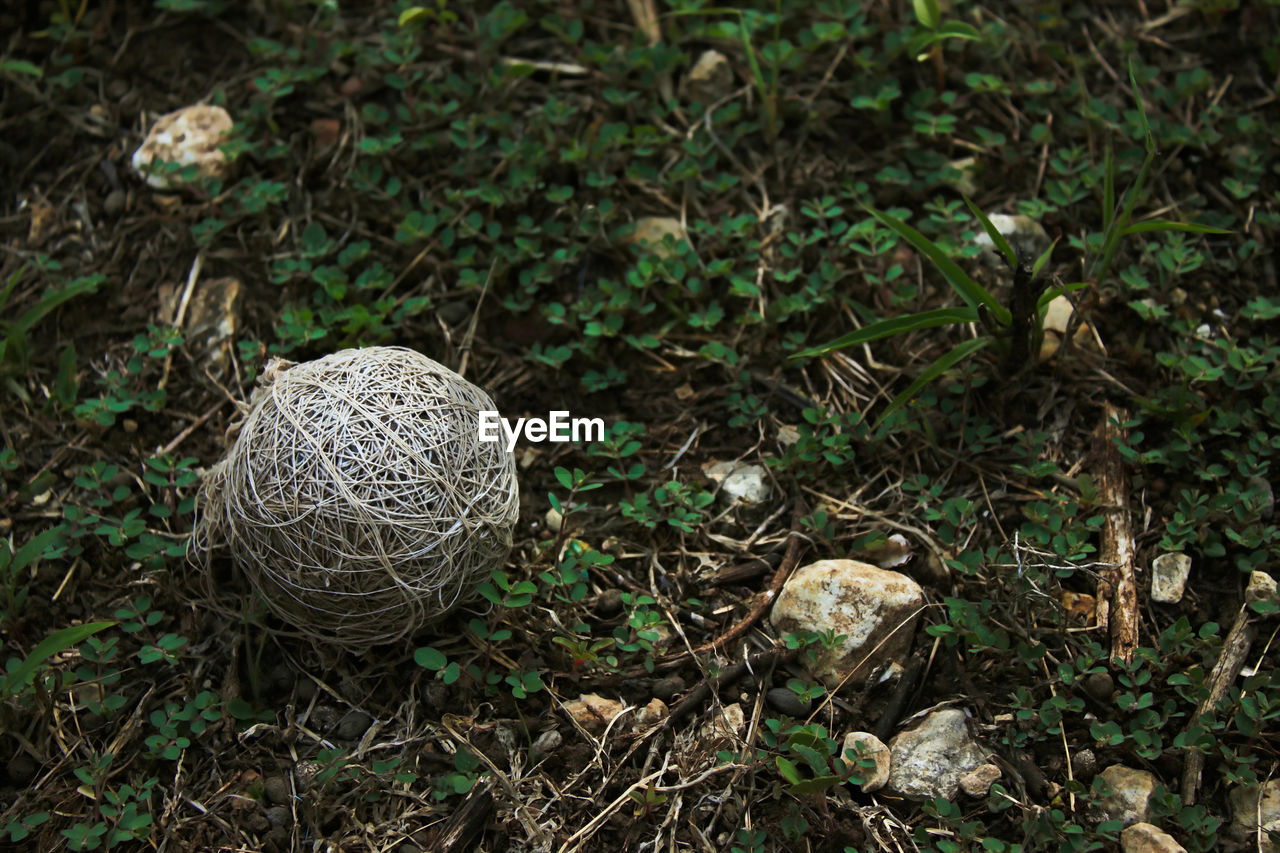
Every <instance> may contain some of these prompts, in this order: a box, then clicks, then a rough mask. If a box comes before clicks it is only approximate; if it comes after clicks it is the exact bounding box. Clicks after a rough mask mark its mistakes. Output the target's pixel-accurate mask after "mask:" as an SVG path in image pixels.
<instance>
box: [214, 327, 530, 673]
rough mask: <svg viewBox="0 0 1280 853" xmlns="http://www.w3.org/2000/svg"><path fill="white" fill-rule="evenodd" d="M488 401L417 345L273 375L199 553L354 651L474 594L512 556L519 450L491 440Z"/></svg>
mask: <svg viewBox="0 0 1280 853" xmlns="http://www.w3.org/2000/svg"><path fill="white" fill-rule="evenodd" d="M495 408H496V407H495V406H494V405H493V401H492V400H490V399H489V397H488V396H487V395H486V394H485V393H484V392H483V391H481V390H480V389H479V388H477V387H476V386H475V385H472V384H471V383H470V382H467V381H466V380H465V379H463V378H462V377H461V376H459V375H458V374H457V373H454V372H453V371H452V370H450V369H448V368H447V367H445V366H444V365H441V364H438V363H437V362H435V361H432V360H431V359H429V358H427V357H425V356H423V355H421V354H419V353H417V352H414V351H413V350H409V349H404V348H402V347H371V348H368V349H360V350H343V351H341V352H337V353H334V354H333V355H329V356H326V357H324V358H321V359H318V360H316V361H311V362H306V363H303V364H296V365H295V364H291V363H290V362H286V361H282V360H276V361H274V362H273V363H272V364H270V365H268V366H267V370H266V372H265V373H264V375H263V377H262V379H261V380H260V385H259V387H258V389H257V390H255V391H254V394H253V397H252V399H251V400H250V406H249V412H248V414H247V415H246V416H245V418H244V421H243V424H242V425H241V427H240V433H239V436H238V437H237V438H236V442H235V445H234V446H233V447H232V448H231V450H230V451H229V452H228V453H227V455H226V457H225V458H224V459H223V460H222V461H221V462H219V463H218V464H217V465H215V466H214V467H213V468H212V469H211V470H210V471H209V473H208V475H207V476H206V478H205V480H204V482H203V484H202V485H201V495H200V496H201V500H200V501H199V503H200V506H201V510H200V521H199V524H198V527H197V531H196V539H195V545H196V547H197V548H198V549H199V550H201V551H203V552H204V554H205V555H206V558H208V557H209V556H211V555H212V554H213V553H214V552H215V551H216V550H218V549H219V548H223V547H225V548H226V549H227V550H228V551H229V552H230V554H231V556H232V557H233V558H234V560H235V562H236V563H237V564H238V565H239V566H240V568H241V569H242V570H243V571H244V572H245V574H246V575H247V576H248V578H249V579H250V581H252V583H253V584H254V586H255V587H257V589H258V590H259V592H261V594H262V596H263V598H264V599H265V600H266V602H267V605H268V606H269V607H270V608H271V609H272V610H273V611H274V612H275V613H276V614H277V615H278V616H280V618H281V619H283V620H284V621H286V622H288V623H289V624H290V625H292V626H293V627H294V628H296V629H297V630H298V631H300V632H302V633H303V634H305V635H307V636H310V637H313V638H317V639H322V640H325V641H328V642H333V643H336V644H338V645H341V646H344V647H346V648H351V649H363V648H367V647H369V646H372V645H377V644H380V643H387V642H392V641H394V640H397V639H400V638H403V637H406V636H408V635H410V634H412V633H413V632H415V631H417V630H418V629H419V628H422V627H424V626H427V625H430V624H432V623H434V622H437V621H438V620H440V619H441V618H442V617H443V616H444V615H445V614H446V613H448V612H449V611H450V610H451V609H452V608H453V607H455V606H456V605H457V604H459V603H461V602H463V601H464V600H466V599H467V598H469V597H470V596H471V595H472V594H473V593H474V591H475V589H476V587H477V586H478V585H479V584H480V583H481V582H483V581H485V580H487V579H488V577H489V574H490V572H491V571H492V570H493V569H495V568H498V567H500V566H501V565H502V563H503V561H504V560H505V559H506V556H507V553H508V552H509V550H510V548H511V535H512V530H513V528H514V527H515V523H516V518H517V516H518V514H519V489H518V486H517V483H516V473H515V465H514V460H513V457H512V454H510V453H507V452H505V451H504V449H503V445H502V443H501V442H481V441H480V440H479V420H480V412H481V411H484V410H493V409H495Z"/></svg>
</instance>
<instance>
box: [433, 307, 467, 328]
mask: <svg viewBox="0 0 1280 853" xmlns="http://www.w3.org/2000/svg"><path fill="white" fill-rule="evenodd" d="M436 316H438V317H439V318H440V319H441V320H444V322H445V325H446V326H457V325H459V324H461V323H463V322H465V321H467V320H470V319H471V307H470V306H468V305H467V304H466V303H465V302H446V303H445V304H444V305H441V306H440V308H439V310H437V311H436Z"/></svg>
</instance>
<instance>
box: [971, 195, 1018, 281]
mask: <svg viewBox="0 0 1280 853" xmlns="http://www.w3.org/2000/svg"><path fill="white" fill-rule="evenodd" d="M961 198H963V199H964V203H965V204H967V205H968V206H969V210H970V212H972V213H973V215H974V217H975V218H977V220H978V222H980V223H982V229H983V230H984V231H986V232H987V236H988V237H990V238H991V242H992V243H995V244H996V248H997V249H999V250H1000V253H1001V254H1002V255H1004V258H1005V260H1006V261H1008V262H1009V268H1010V269H1017V268H1018V253H1017V252H1016V251H1014V249H1013V246H1011V245H1009V241H1008V240H1006V239H1005V238H1004V235H1003V234H1001V233H1000V229H999V228H997V227H995V226H994V225H992V224H991V220H990V219H988V218H987V215H986V214H985V213H983V212H982V211H981V210H979V209H978V206H977V205H976V204H974V203H973V202H972V201H971V200H970V199H969V197H968V196H961Z"/></svg>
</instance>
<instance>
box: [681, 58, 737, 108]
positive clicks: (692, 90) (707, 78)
mask: <svg viewBox="0 0 1280 853" xmlns="http://www.w3.org/2000/svg"><path fill="white" fill-rule="evenodd" d="M732 87H733V69H732V68H730V67H729V60H728V58H726V57H725V55H724V54H723V53H721V52H720V51H718V50H704V51H703V52H702V55H701V56H699V57H698V60H697V61H696V62H695V63H694V64H693V67H692V68H690V69H689V75H688V76H687V77H685V79H684V82H683V84H682V86H681V88H682V90H683V92H684V95H685V98H687V99H688V100H690V101H698V102H699V103H701V104H702V105H703V106H704V107H709V106H711V105H712V104H714V103H715V102H716V101H718V100H720V99H721V98H723V97H724V96H725V95H727V94H729V89H730V88H732Z"/></svg>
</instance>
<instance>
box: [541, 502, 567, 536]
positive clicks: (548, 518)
mask: <svg viewBox="0 0 1280 853" xmlns="http://www.w3.org/2000/svg"><path fill="white" fill-rule="evenodd" d="M543 520H544V521H545V522H546V523H547V529H548V530H550V531H551V532H552V533H559V532H560V525H562V524H564V516H563V515H561V513H560V510H558V509H556V508H555V507H551V508H550V509H549V510H547V514H546V515H545V516H543Z"/></svg>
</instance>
